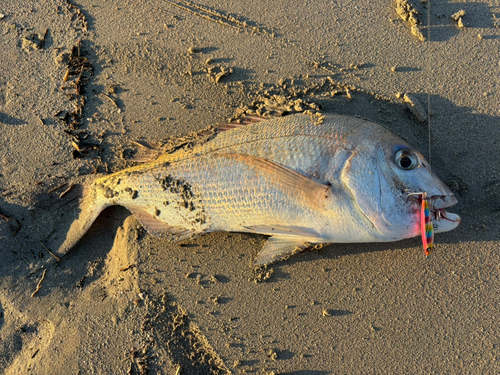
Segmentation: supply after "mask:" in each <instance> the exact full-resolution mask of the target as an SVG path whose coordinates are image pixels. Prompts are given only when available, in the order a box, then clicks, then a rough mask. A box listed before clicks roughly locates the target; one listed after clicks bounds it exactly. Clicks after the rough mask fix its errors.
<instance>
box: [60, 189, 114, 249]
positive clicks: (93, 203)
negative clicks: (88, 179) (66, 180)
mask: <svg viewBox="0 0 500 375" xmlns="http://www.w3.org/2000/svg"><path fill="white" fill-rule="evenodd" d="M75 188H76V190H77V194H78V199H79V201H80V202H79V204H78V207H77V210H80V212H79V213H78V214H77V215H78V217H77V218H76V220H74V221H73V223H72V224H71V227H70V228H69V231H68V232H67V234H66V238H65V240H64V242H63V243H62V245H61V246H60V247H59V249H58V251H57V252H58V253H59V254H60V255H65V254H66V253H67V252H68V251H69V250H70V249H71V248H72V247H73V246H75V245H76V244H77V242H78V241H79V240H80V239H81V238H82V237H83V235H84V234H85V233H86V232H87V231H88V230H89V228H90V226H91V225H92V223H93V222H94V221H95V219H97V217H98V216H99V214H100V213H101V212H102V211H103V210H104V209H105V208H106V207H108V206H109V204H108V202H105V201H102V200H99V199H97V196H98V195H97V191H96V185H95V184H90V185H77V186H75Z"/></svg>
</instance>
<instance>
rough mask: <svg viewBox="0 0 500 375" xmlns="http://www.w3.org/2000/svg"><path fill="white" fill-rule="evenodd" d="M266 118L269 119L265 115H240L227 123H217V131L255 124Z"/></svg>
mask: <svg viewBox="0 0 500 375" xmlns="http://www.w3.org/2000/svg"><path fill="white" fill-rule="evenodd" d="M266 120H269V119H268V118H265V117H260V116H256V115H251V116H245V117H242V118H240V119H236V120H233V121H231V122H230V123H227V124H219V125H217V131H218V132H225V131H228V130H232V129H237V128H241V127H242V126H246V125H252V124H256V123H258V122H262V121H266Z"/></svg>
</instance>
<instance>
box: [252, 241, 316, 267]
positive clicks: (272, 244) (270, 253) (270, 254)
mask: <svg viewBox="0 0 500 375" xmlns="http://www.w3.org/2000/svg"><path fill="white" fill-rule="evenodd" d="M309 245H310V244H309V243H308V242H306V241H304V240H302V241H301V240H300V238H297V237H270V238H269V239H268V240H267V242H266V244H265V245H264V247H263V248H262V250H261V251H260V252H259V254H258V255H257V258H255V261H254V264H255V265H265V264H269V263H272V262H275V261H277V260H280V259H283V258H284V257H287V256H290V255H293V254H296V253H300V252H301V251H302V250H304V249H306V248H307V247H309Z"/></svg>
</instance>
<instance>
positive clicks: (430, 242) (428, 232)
mask: <svg viewBox="0 0 500 375" xmlns="http://www.w3.org/2000/svg"><path fill="white" fill-rule="evenodd" d="M426 195H427V194H425V193H423V194H422V196H421V200H422V207H421V209H420V232H421V234H422V245H423V246H424V252H425V256H426V257H427V256H429V254H430V253H431V251H432V248H433V247H434V227H433V225H432V217H431V211H430V209H429V202H428V201H427V199H426Z"/></svg>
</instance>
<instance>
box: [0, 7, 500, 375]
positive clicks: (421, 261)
mask: <svg viewBox="0 0 500 375" xmlns="http://www.w3.org/2000/svg"><path fill="white" fill-rule="evenodd" d="M403 3H405V4H406V5H409V6H411V8H406V5H405V4H403ZM398 4H399V5H398V6H399V7H400V8H401V7H403V6H404V7H405V8H404V9H407V11H408V12H410V13H411V14H412V21H411V22H410V21H408V20H406V21H405V20H403V19H402V18H401V17H400V15H398V12H397V11H396V9H397V7H396V1H370V2H361V1H358V2H348V1H305V2H295V3H293V4H290V2H289V1H284V0H279V1H273V2H262V1H244V2H241V1H211V0H204V1H203V2H199V1H198V2H196V3H191V2H185V1H182V0H179V1H177V0H176V1H170V0H152V1H148V2H144V1H143V2H134V1H128V2H125V1H113V0H112V1H106V2H101V1H95V0H94V1H92V0H80V1H78V2H73V1H72V2H71V3H68V2H66V1H63V0H51V1H48V0H39V1H23V2H21V3H20V2H18V1H13V0H6V1H2V3H1V4H0V158H1V160H0V256H1V261H0V372H1V373H5V374H25V373H32V374H60V373H68V374H183V375H185V374H229V373H234V374H239V373H249V374H289V375H291V374H296V375H299V374H300V375H305V374H316V375H319V374H346V373H349V374H359V373H498V372H500V364H499V362H500V338H499V337H500V335H499V326H498V314H499V313H498V311H499V307H500V297H499V296H500V286H499V285H500V284H499V281H500V280H499V275H500V268H499V265H500V259H499V258H500V255H499V250H500V235H499V231H498V228H499V224H500V214H499V212H500V166H499V163H498V155H499V154H500V142H499V139H500V130H499V129H500V128H499V124H500V121H499V120H500V110H499V108H500V107H499V104H498V103H500V93H499V92H500V90H499V76H500V53H499V52H498V51H500V29H499V28H500V21H499V19H500V7H499V6H498V3H497V2H495V1H493V0H486V1H482V2H472V1H468V2H435V1H432V2H429V1H427V2H420V1H413V0H412V1H404V2H402V1H398ZM401 4H403V5H401ZM429 4H430V5H431V9H430V16H431V17H430V21H431V25H432V27H431V28H430V38H429V35H428V33H427V31H428V28H427V25H428V24H429V19H428V15H427V8H426V7H427V6H429ZM408 9H410V10H408ZM411 9H414V11H411ZM460 11H463V13H464V15H462V16H460V20H461V22H460V24H461V25H459V23H458V21H457V20H455V19H453V18H451V16H452V15H455V14H457V13H458V12H460ZM400 13H401V12H400ZM403 13H404V12H403ZM460 14H462V12H460ZM416 22H417V23H416ZM418 22H420V23H418ZM415 27H416V29H415ZM416 31H418V32H419V33H421V35H423V36H424V37H425V39H426V41H424V42H422V41H421V39H422V38H420V36H419V35H418V33H416ZM405 94H406V95H405ZM273 95H275V96H274V97H273ZM405 98H406V99H405ZM429 99H430V107H429V106H428V104H429V102H428V101H429ZM287 105H288V110H290V111H296V110H298V111H301V110H304V109H312V110H314V111H316V110H318V108H320V107H321V108H322V110H323V111H327V112H338V113H345V114H350V115H358V116H362V117H365V118H369V119H371V120H374V121H376V122H379V123H382V124H384V125H386V126H388V127H390V128H391V129H393V130H394V131H396V132H397V133H399V134H401V135H402V136H404V137H405V138H406V139H408V141H409V142H410V143H411V144H412V145H414V146H415V147H416V148H418V149H419V150H420V151H422V152H423V153H424V154H425V155H426V156H429V155H428V154H429V142H428V133H427V123H425V122H421V121H420V120H419V117H420V119H422V118H421V117H422V116H425V113H426V112H425V113H424V114H423V115H422V111H428V110H429V108H430V110H431V153H432V155H431V163H432V166H433V169H434V170H435V172H436V173H437V174H438V175H439V176H440V177H441V178H442V179H443V181H445V182H446V183H447V184H448V185H449V186H450V187H451V188H452V190H453V191H454V193H455V194H456V196H457V198H458V200H459V203H458V204H457V206H456V207H454V208H453V209H452V210H451V211H453V212H457V213H459V214H460V215H461V217H462V224H461V225H460V226H459V227H458V228H457V229H456V230H454V231H452V232H449V233H444V234H438V235H436V243H437V246H436V249H435V251H434V253H433V254H432V256H431V257H429V258H428V259H426V258H425V257H424V255H423V251H422V249H421V245H420V242H419V239H418V238H415V239H411V240H406V241H401V242H396V243H381V244H349V245H335V244H333V245H328V246H325V247H323V248H322V249H320V250H315V251H308V252H305V253H302V254H299V255H296V256H294V257H292V258H290V259H289V260H287V261H283V262H279V263H276V264H274V265H272V266H270V267H268V268H267V269H263V270H255V269H254V268H253V267H252V266H251V264H252V261H253V259H254V258H255V256H256V254H257V252H258V251H259V250H260V249H261V248H262V246H263V244H264V242H265V240H266V237H265V236H260V235H249V234H239V233H222V232H217V233H212V234H209V235H205V236H202V237H199V238H196V239H193V240H190V241H183V242H180V243H169V242H166V241H162V240H159V239H156V238H153V237H151V236H149V235H148V234H147V233H145V231H144V230H143V229H142V228H141V226H140V225H139V223H138V222H137V221H136V220H135V219H134V218H133V217H132V216H131V215H130V213H129V212H128V211H127V210H125V209H123V208H119V207H117V208H109V209H107V210H106V211H105V212H103V213H102V214H101V216H100V217H99V218H98V220H97V222H96V223H95V224H94V225H93V226H92V228H91V230H90V231H89V232H88V234H87V235H86V236H85V237H84V238H83V239H82V241H81V242H80V243H79V244H78V245H77V246H76V247H75V248H74V249H73V250H72V251H71V252H70V253H68V254H67V255H66V256H64V258H63V259H62V260H60V261H58V260H57V259H56V256H57V255H56V254H54V256H53V255H51V254H50V252H52V253H53V252H54V251H55V250H56V247H54V245H53V243H54V241H57V239H58V238H61V236H64V232H65V230H67V227H68V225H69V223H70V222H71V212H72V204H71V202H72V201H71V194H72V192H71V191H70V192H69V193H68V194H66V195H64V196H63V197H62V198H60V195H61V194H62V193H63V192H65V191H66V190H67V189H68V187H69V186H70V185H71V184H72V183H74V182H78V179H80V181H81V180H82V179H83V180H89V179H91V178H92V176H93V175H94V174H95V173H109V172H113V171H117V170H119V169H121V168H124V167H126V166H129V165H132V164H133V162H132V161H131V160H130V157H131V156H133V155H134V154H135V152H136V151H137V149H138V148H140V147H139V146H137V144H136V143H133V142H140V143H143V144H146V143H154V142H162V143H165V142H167V141H168V140H172V139H174V138H178V137H183V136H188V135H189V134H191V133H193V132H198V131H200V130H203V129H206V128H207V127H209V126H211V125H216V124H218V123H224V122H227V121H228V119H230V118H232V117H234V116H237V115H239V114H241V113H245V112H246V113H250V112H254V113H255V112H258V113H260V114H261V115H270V114H273V113H274V114H276V111H277V110H279V109H280V108H281V109H282V108H283V107H284V106H285V107H286V106H287Z"/></svg>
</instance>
